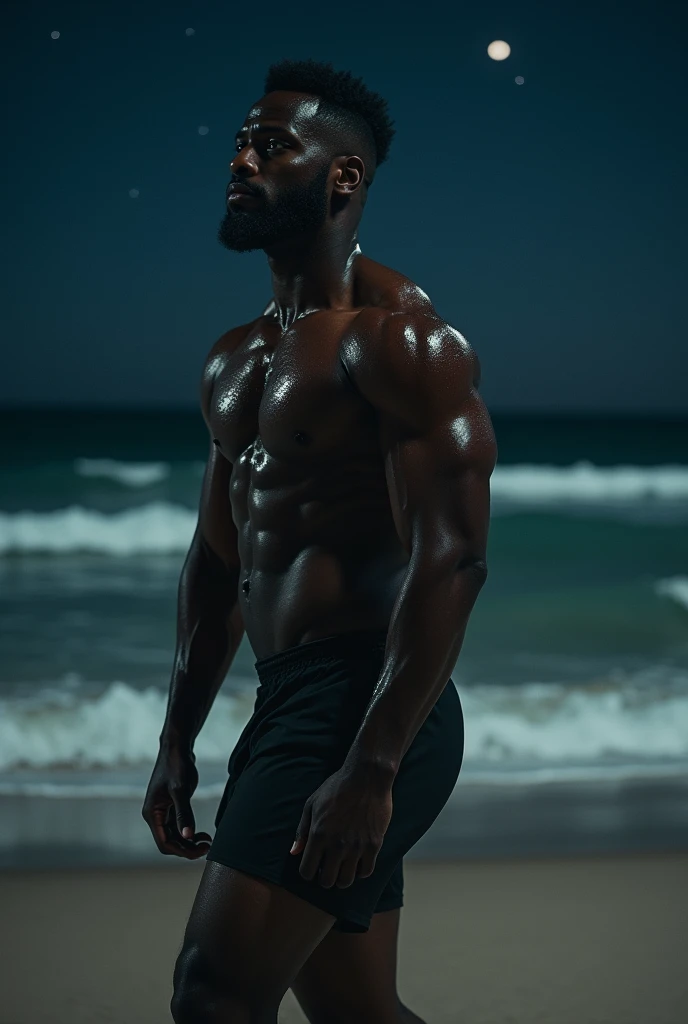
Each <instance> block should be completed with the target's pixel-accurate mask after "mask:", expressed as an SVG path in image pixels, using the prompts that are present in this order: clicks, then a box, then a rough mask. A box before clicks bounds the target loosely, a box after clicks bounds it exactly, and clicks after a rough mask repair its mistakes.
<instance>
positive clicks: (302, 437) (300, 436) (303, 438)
mask: <svg viewBox="0 0 688 1024" xmlns="http://www.w3.org/2000/svg"><path fill="white" fill-rule="evenodd" d="M294 440H295V441H298V442H299V444H310V443H311V438H310V437H309V435H308V434H304V432H303V431H302V430H299V431H297V433H296V434H294Z"/></svg>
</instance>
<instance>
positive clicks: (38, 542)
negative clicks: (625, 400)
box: [0, 459, 688, 556]
mask: <svg viewBox="0 0 688 1024" xmlns="http://www.w3.org/2000/svg"><path fill="white" fill-rule="evenodd" d="M80 463H81V464H82V466H83V464H87V465H88V466H89V467H90V468H89V469H88V470H87V473H88V474H89V475H94V474H95V472H96V469H97V467H99V466H100V467H103V466H108V467H110V468H109V469H108V470H107V472H106V473H105V475H111V476H113V478H117V479H119V480H120V481H125V482H127V484H128V486H138V487H143V486H145V485H147V484H149V483H151V482H154V480H158V479H161V478H162V477H161V476H160V474H161V473H162V474H163V475H166V474H167V472H168V471H169V465H168V464H167V463H140V464H139V463H115V462H112V461H111V460H104V459H96V460H80ZM94 467H95V468H94ZM491 492H492V499H493V502H492V510H493V512H494V513H496V514H499V513H500V512H502V511H513V510H516V511H517V510H519V509H528V508H531V509H532V508H536V509H544V508H547V507H552V508H558V509H562V508H564V509H565V508H571V509H575V508H579V507H580V508H585V507H592V509H593V510H594V509H595V508H597V509H600V510H603V509H605V508H616V509H620V510H624V509H625V510H629V509H630V510H634V509H645V510H646V512H645V515H646V518H647V516H648V515H649V517H650V519H651V518H652V516H653V515H654V514H655V513H656V514H657V516H658V519H659V520H661V519H662V518H663V514H664V512H665V510H668V509H674V510H675V509H677V508H678V509H679V511H680V510H681V509H683V510H684V514H686V515H688V466H678V465H677V466H671V465H667V466H649V467H645V466H610V467H599V466H593V465H592V464H591V463H588V462H578V463H576V464H575V465H573V466H562V467H558V466H536V465H533V466H529V465H516V466H497V467H496V469H495V472H494V474H493V476H492V482H491ZM647 510H649V511H647ZM653 510H654V512H653ZM196 516H197V513H196V511H195V510H192V509H189V508H186V507H184V506H182V505H175V504H172V503H170V502H164V501H157V502H149V503H147V504H144V505H141V506H138V507H135V508H129V509H125V510H123V511H120V512H114V513H110V514H107V515H106V514H104V513H102V512H98V511H95V510H93V509H89V508H85V507H83V506H81V505H71V506H70V507H68V508H62V509H57V510H55V511H52V512H33V511H30V510H26V511H21V512H15V513H7V512H0V555H2V554H9V553H21V552H24V553H28V552H50V553H52V554H60V553H68V552H75V551H91V552H101V553H103V554H109V555H113V556H116V555H135V554H143V553H145V552H151V553H174V552H183V551H186V550H187V549H188V546H189V543H190V542H191V537H192V536H193V532H194V529H195V524H196Z"/></svg>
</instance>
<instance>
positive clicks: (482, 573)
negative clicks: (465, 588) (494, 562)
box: [456, 555, 487, 587]
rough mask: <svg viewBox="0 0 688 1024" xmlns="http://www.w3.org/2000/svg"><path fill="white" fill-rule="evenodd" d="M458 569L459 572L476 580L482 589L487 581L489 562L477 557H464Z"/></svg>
mask: <svg viewBox="0 0 688 1024" xmlns="http://www.w3.org/2000/svg"><path fill="white" fill-rule="evenodd" d="M456 568H457V569H458V571H459V572H463V573H466V574H467V575H468V576H470V577H471V578H472V579H474V580H475V581H476V583H477V584H478V586H480V587H482V585H483V583H484V582H485V580H486V579H487V561H486V560H485V558H480V557H478V556H476V555H464V556H463V557H462V558H461V560H460V562H458V564H457V566H456Z"/></svg>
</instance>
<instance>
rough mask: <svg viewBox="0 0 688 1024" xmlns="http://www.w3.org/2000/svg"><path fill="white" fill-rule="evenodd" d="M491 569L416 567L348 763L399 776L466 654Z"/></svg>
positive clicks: (403, 594)
mask: <svg viewBox="0 0 688 1024" xmlns="http://www.w3.org/2000/svg"><path fill="white" fill-rule="evenodd" d="M485 576H486V570H485V569H484V566H482V563H472V564H469V565H466V566H464V567H461V568H457V567H456V566H453V567H446V566H445V567H441V566H438V565H433V564H431V563H427V562H426V563H425V564H423V563H420V564H414V562H413V560H412V562H411V564H410V566H409V570H408V573H407V575H406V578H405V580H404V582H403V584H402V586H401V587H400V590H399V596H398V598H397V601H396V604H395V606H394V609H393V611H392V616H391V619H390V625H389V630H388V634H387V645H386V649H385V660H384V664H383V668H382V673H381V675H380V679H379V681H378V684H377V686H376V688H375V691H374V693H373V696H372V698H371V700H370V703H369V704H368V707H367V708H366V711H365V714H364V716H363V720H362V722H361V725H360V727H359V731H358V733H357V734H356V737H355V739H354V742H353V744H352V746H351V749H350V750H349V753H348V754H347V757H346V761H345V764H346V765H347V766H349V767H354V766H355V767H360V766H365V767H367V768H370V769H371V770H372V769H373V768H375V769H376V770H378V771H379V772H380V774H381V775H382V776H383V777H390V778H393V777H394V776H395V775H396V773H397V772H398V770H399V766H400V764H401V761H402V759H403V757H404V755H405V753H406V751H407V750H408V748H409V747H410V746H411V743H412V742H413V740H414V738H415V736H416V734H417V733H418V730H419V729H420V728H421V726H422V724H423V722H424V721H425V719H426V718H427V716H428V715H429V714H430V711H431V710H432V707H433V705H434V704H435V702H436V701H437V699H438V697H439V696H440V694H441V693H442V690H443V689H444V687H445V685H446V683H447V682H448V680H449V678H450V676H451V673H452V671H453V669H454V666H455V664H456V660H457V658H458V656H459V652H460V650H461V646H462V644H463V639H464V636H465V632H466V626H467V624H468V619H469V616H470V613H471V611H472V609H473V606H474V604H475V602H476V599H477V597H478V594H479V592H480V589H481V587H482V585H483V583H484V581H485Z"/></svg>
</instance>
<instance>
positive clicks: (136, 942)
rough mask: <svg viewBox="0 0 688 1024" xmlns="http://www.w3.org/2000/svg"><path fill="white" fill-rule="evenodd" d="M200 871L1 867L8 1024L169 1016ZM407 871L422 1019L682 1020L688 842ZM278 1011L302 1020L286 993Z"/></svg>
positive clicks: (404, 975)
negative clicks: (685, 848)
mask: <svg viewBox="0 0 688 1024" xmlns="http://www.w3.org/2000/svg"><path fill="white" fill-rule="evenodd" d="M201 871H202V863H180V864H179V866H176V865H174V866H170V865H169V862H168V863H166V866H165V868H162V867H136V868H91V869H79V870H74V869H60V870H33V871H17V870H13V871H5V872H3V873H2V874H1V875H0V902H1V904H2V907H3V922H4V928H3V933H4V942H3V946H4V952H3V956H2V958H1V961H0V988H1V989H2V993H3V996H2V1001H1V1003H0V1022H1V1024H63V1022H64V1024H67V1022H69V1024H95V1022H112V1024H163V1022H166V1024H169V1022H170V1021H171V1016H170V1014H169V1010H168V1004H169V998H170V994H171V975H172V967H173V963H174V960H175V957H176V954H177V951H178V949H179V948H180V946H181V941H182V936H183V930H184V925H185V922H186V919H187V916H188V912H189V910H190V907H191V903H192V900H193V896H194V893H195V891H196V887H197V884H198V880H199V877H200V873H201ZM405 875H406V894H405V901H406V905H405V907H404V909H403V911H402V923H401V932H400V948H399V993H400V995H401V998H402V999H403V1000H404V1002H405V1003H406V1004H407V1005H409V1006H410V1007H411V1008H412V1009H413V1010H414V1011H415V1012H416V1013H418V1014H420V1015H422V1016H423V1017H424V1018H425V1020H426V1021H427V1024H517V1022H518V1024H520V1022H523V1024H549V1022H552V1024H636V1022H637V1024H681V1022H682V1021H683V1020H685V1019H686V1014H688V972H687V971H686V960H685V951H686V948H688V915H686V913H685V908H686V898H687V897H688V855H686V854H682V853H667V854H633V855H626V856H596V857H579V858H576V859H553V858H550V859H532V858H530V859H522V860H518V859H512V860H510V861H503V860H501V861H497V860H483V861H461V862H458V861H455V862H451V861H435V862H425V861H409V862H408V863H407V864H406V868H405ZM279 1020H280V1024H304V1022H305V1018H304V1016H303V1015H302V1013H301V1011H300V1009H299V1007H298V1005H297V1003H296V1001H295V999H294V998H293V996H292V994H291V992H288V993H287V996H286V997H285V999H284V1001H283V1003H282V1007H281V1010H280V1018H279ZM352 1024H354V1022H352Z"/></svg>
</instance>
